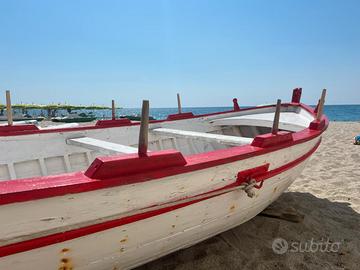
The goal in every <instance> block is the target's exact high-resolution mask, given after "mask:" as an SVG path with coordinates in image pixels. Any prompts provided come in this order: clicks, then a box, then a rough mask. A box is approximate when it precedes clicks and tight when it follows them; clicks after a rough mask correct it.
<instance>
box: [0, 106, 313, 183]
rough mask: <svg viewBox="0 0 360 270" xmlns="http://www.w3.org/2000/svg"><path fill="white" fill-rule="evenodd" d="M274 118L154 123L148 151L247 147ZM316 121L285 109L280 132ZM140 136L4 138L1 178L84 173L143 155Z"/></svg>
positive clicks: (267, 111) (261, 113) (105, 131)
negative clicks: (98, 162)
mask: <svg viewBox="0 0 360 270" xmlns="http://www.w3.org/2000/svg"><path fill="white" fill-rule="evenodd" d="M274 115H275V106H270V107H269V106H265V107H257V108H253V109H251V110H240V111H236V112H235V111H234V112H229V113H223V114H215V115H209V116H201V117H194V118H189V119H184V120H179V121H163V122H155V123H150V125H149V133H148V141H149V144H148V151H159V150H165V149H176V150H178V151H180V152H181V153H182V154H183V155H185V156H186V155H192V154H198V153H205V152H210V151H216V150H218V149H226V148H230V147H235V146H241V145H247V144H250V143H251V142H252V140H253V139H254V138H255V137H256V136H257V135H261V134H266V133H270V132H271V129H272V126H273V122H274ZM312 120H314V116H313V115H312V114H311V113H309V112H308V111H306V110H305V109H303V108H302V107H300V106H282V107H281V113H280V121H279V130H285V131H289V132H297V131H299V130H302V129H304V128H307V127H308V126H309V124H310V122H311V121H312ZM138 138H139V125H131V126H123V127H112V128H101V129H88V130H84V129H82V130H79V131H76V130H75V131H74V130H71V131H66V129H64V131H63V132H48V133H40V134H31V135H22V136H16V138H14V137H12V136H7V137H1V139H0V146H1V149H3V150H4V152H3V154H2V155H1V157H0V180H12V179H23V178H31V177H40V176H48V175H56V174H62V173H71V172H76V171H84V170H86V169H87V168H88V167H89V165H90V164H91V163H92V162H93V161H94V159H95V158H97V157H99V156H109V155H126V154H133V153H137V152H138ZM19 149H22V151H18V150H19ZM4 153H6V154H4Z"/></svg>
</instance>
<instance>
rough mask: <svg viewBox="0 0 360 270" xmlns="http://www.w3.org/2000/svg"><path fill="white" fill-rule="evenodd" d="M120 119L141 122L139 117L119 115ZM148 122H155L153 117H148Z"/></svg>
mask: <svg viewBox="0 0 360 270" xmlns="http://www.w3.org/2000/svg"><path fill="white" fill-rule="evenodd" d="M120 118H127V119H129V120H131V121H141V115H136V114H135V115H121V116H120ZM149 120H156V119H155V118H154V117H152V116H149Z"/></svg>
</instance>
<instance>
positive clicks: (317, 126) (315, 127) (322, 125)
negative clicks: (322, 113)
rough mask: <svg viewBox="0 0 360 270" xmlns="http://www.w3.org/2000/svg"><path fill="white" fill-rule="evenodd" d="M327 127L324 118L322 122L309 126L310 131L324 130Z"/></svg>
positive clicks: (313, 122) (312, 123) (316, 121)
mask: <svg viewBox="0 0 360 270" xmlns="http://www.w3.org/2000/svg"><path fill="white" fill-rule="evenodd" d="M325 125H326V119H324V118H322V119H321V120H320V121H319V120H314V121H312V122H311V123H310V125H309V129H312V130H322V129H324V128H325Z"/></svg>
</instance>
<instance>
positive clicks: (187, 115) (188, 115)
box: [167, 112, 194, 120]
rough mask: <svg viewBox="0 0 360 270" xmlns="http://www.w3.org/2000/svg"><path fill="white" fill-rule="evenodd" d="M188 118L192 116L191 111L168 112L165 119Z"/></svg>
mask: <svg viewBox="0 0 360 270" xmlns="http://www.w3.org/2000/svg"><path fill="white" fill-rule="evenodd" d="M189 118H194V114H193V113H192V112H187V113H177V114H169V115H168V117H167V120H182V119H189Z"/></svg>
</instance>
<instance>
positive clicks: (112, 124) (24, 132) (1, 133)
mask: <svg viewBox="0 0 360 270" xmlns="http://www.w3.org/2000/svg"><path fill="white" fill-rule="evenodd" d="M275 106H276V105H264V106H258V107H251V108H243V109H240V111H250V110H256V109H264V108H271V107H275ZM281 107H302V108H303V109H305V110H307V111H308V112H310V113H311V114H314V110H313V109H312V108H311V107H307V106H306V105H305V104H302V103H299V104H293V103H283V104H281ZM234 112H238V111H234V110H229V111H224V112H215V113H207V114H199V115H193V117H189V118H186V119H187V120H188V119H194V118H201V117H208V116H214V115H220V114H227V113H234ZM179 120H181V119H164V120H151V121H150V123H163V122H169V121H179ZM99 121H102V124H101V125H93V126H80V127H72V128H58V129H45V130H44V129H43V130H42V129H38V128H37V127H36V126H34V125H26V126H30V127H35V129H34V128H32V129H33V130H24V129H22V130H14V131H12V130H7V131H1V130H0V137H8V136H21V135H31V134H44V133H56V132H73V131H83V130H93V129H103V128H116V127H125V126H137V125H140V123H139V122H131V121H130V123H128V124H125V123H121V124H119V123H118V122H113V120H99ZM107 121H108V123H105V122H107ZM6 127H8V126H6Z"/></svg>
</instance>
